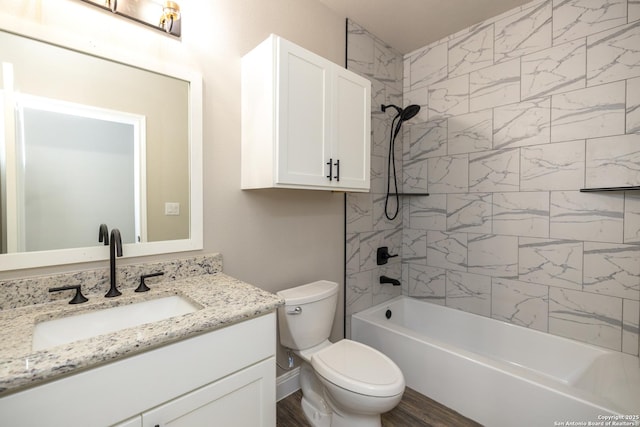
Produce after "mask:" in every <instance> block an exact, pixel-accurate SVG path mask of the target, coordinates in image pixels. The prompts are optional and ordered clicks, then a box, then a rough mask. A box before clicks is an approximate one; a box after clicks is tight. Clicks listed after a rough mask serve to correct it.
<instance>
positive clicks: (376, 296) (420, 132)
mask: <svg viewBox="0 0 640 427" xmlns="http://www.w3.org/2000/svg"><path fill="white" fill-rule="evenodd" d="M423 55H426V56H428V55H429V53H428V52H425V53H423ZM347 68H348V69H349V70H351V71H353V72H356V73H358V74H360V75H362V76H364V77H366V78H368V79H369V80H371V87H372V90H371V92H372V100H371V129H372V138H371V139H372V149H371V153H372V154H371V192H370V193H349V194H347V215H346V216H347V230H346V292H345V297H346V317H345V322H346V324H347V328H346V331H347V336H349V334H350V332H349V331H350V329H351V328H350V325H351V314H353V313H356V312H358V311H361V310H364V309H365V308H368V307H371V306H373V305H375V304H378V303H380V302H383V301H386V300H388V299H390V298H393V297H394V296H396V295H401V294H402V288H401V287H398V286H392V285H388V284H385V285H381V284H380V281H379V277H380V276H381V275H386V276H389V277H392V278H395V279H398V280H399V279H401V276H402V269H401V262H400V261H401V257H400V256H398V257H397V258H391V259H390V260H389V263H388V264H386V265H384V266H378V265H377V264H376V250H377V248H378V247H380V246H388V247H389V249H390V252H391V253H392V254H400V250H401V249H402V242H403V240H405V241H407V239H408V238H404V237H403V228H402V224H403V221H402V213H400V214H398V217H397V218H396V219H395V220H388V219H387V218H386V216H385V214H384V209H385V193H386V188H387V177H386V174H387V169H388V164H387V162H388V156H389V137H390V135H389V134H390V132H391V121H392V120H393V117H394V115H395V110H393V109H388V110H387V111H386V112H382V111H381V109H380V105H381V104H395V105H398V106H402V81H403V78H404V76H403V56H402V55H401V54H400V53H398V52H396V51H395V50H394V49H392V48H391V47H389V46H388V45H387V44H385V43H384V42H383V41H382V40H380V39H378V38H377V37H375V36H374V35H373V34H371V33H369V32H368V31H366V30H365V29H364V28H362V27H361V26H359V25H358V24H357V23H355V22H353V21H349V22H348V37H347ZM420 72H422V73H423V74H424V75H423V78H427V76H428V75H430V74H432V73H437V72H438V71H437V70H429V69H428V68H423V69H421V70H420ZM444 75H446V70H445V71H444ZM422 114H424V113H422ZM426 119H427V116H426V115H424V116H423V121H424V122H425V126H422V127H421V126H416V127H414V128H412V132H413V134H414V137H413V144H412V145H413V147H408V148H407V149H409V150H412V151H413V152H414V153H415V156H414V158H415V164H416V168H415V169H413V173H412V175H413V176H415V177H416V179H417V181H416V182H413V184H412V185H414V186H425V185H426V176H423V174H422V173H421V169H423V170H424V172H425V173H426V164H423V162H422V160H423V159H426V158H427V157H428V156H429V154H427V153H428V152H429V151H431V152H432V153H433V154H434V155H436V154H442V153H446V139H447V135H446V127H439V126H438V123H436V122H433V121H431V122H427V120H426ZM402 141H403V138H402V134H400V135H398V137H397V139H396V152H395V154H396V167H397V176H398V187H399V188H401V186H402V183H403V174H402V157H403V155H402V150H403V143H402ZM437 141H442V144H443V147H444V151H442V152H440V151H438V148H437V144H438V142H437ZM405 168H408V169H409V168H412V165H411V161H410V160H407V161H406V162H405ZM391 188H392V191H393V182H391ZM395 206H396V202H395V199H394V198H391V199H389V201H388V207H389V211H390V212H391V211H394V210H395ZM399 208H400V212H402V206H400V207H399ZM638 212H639V213H640V205H639V211H638ZM421 243H424V244H421ZM407 244H409V243H407ZM413 244H414V246H415V248H416V250H417V251H418V252H416V253H415V254H413V255H412V254H409V253H407V254H406V257H407V258H406V259H421V257H424V256H425V253H426V250H427V247H426V241H425V242H420V241H416V242H414V243H413Z"/></svg>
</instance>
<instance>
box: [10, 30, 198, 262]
mask: <svg viewBox="0 0 640 427" xmlns="http://www.w3.org/2000/svg"><path fill="white" fill-rule="evenodd" d="M42 31H43V30H37V31H34V32H35V34H33V33H31V34H24V33H22V32H21V33H22V34H20V35H18V34H16V33H15V31H1V30H0V46H1V47H2V48H1V49H0V65H1V68H0V224H1V225H2V227H1V228H0V270H14V269H21V268H32V267H40V266H47V265H56V264H69V263H77V262H87V261H96V260H103V259H108V256H109V250H108V247H105V246H104V245H103V244H102V243H99V242H98V229H99V226H100V224H102V223H105V224H107V226H108V227H109V229H112V228H119V229H120V231H121V233H122V237H123V243H124V244H125V245H124V247H123V252H124V256H126V257H135V256H144V255H153V254H160V253H170V252H179V251H187V250H197V249H202V80H201V77H200V76H199V75H198V74H197V73H193V72H191V71H189V70H183V69H180V68H178V67H176V66H172V65H171V64H165V63H155V62H153V61H150V60H146V61H144V63H141V62H139V60H133V61H132V59H131V58H122V57H118V53H115V55H114V53H113V52H112V51H111V50H109V52H108V55H106V54H105V52H104V51H107V50H108V49H104V48H102V49H92V52H89V53H86V52H81V51H79V50H78V48H77V46H73V45H71V46H70V45H69V44H68V43H65V42H68V41H69V40H66V39H65V40H64V41H61V40H59V39H58V40H51V37H50V35H48V34H47V37H46V39H47V41H46V42H45V41H43V40H44V39H45V37H43V34H42ZM62 45H66V46H68V47H62ZM93 50H97V51H99V52H97V53H96V52H94V51H93ZM115 52H117V51H115ZM98 55H99V56H98ZM43 70H44V71H43Z"/></svg>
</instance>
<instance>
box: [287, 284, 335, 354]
mask: <svg viewBox="0 0 640 427" xmlns="http://www.w3.org/2000/svg"><path fill="white" fill-rule="evenodd" d="M277 294H278V296H280V297H282V298H283V299H284V304H285V305H284V306H282V307H280V308H279V309H278V329H279V331H280V344H282V345H283V346H285V347H287V348H290V349H292V350H305V349H307V348H311V347H313V346H316V345H318V344H320V343H321V342H323V341H325V340H327V339H329V335H330V334H331V327H332V325H333V316H334V315H335V313H336V307H337V303H338V284H337V283H335V282H329V281H327V280H320V281H318V282H313V283H309V284H307V285H302V286H297V287H295V288H290V289H285V290H283V291H280V292H278V293H277Z"/></svg>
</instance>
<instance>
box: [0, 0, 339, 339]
mask: <svg viewBox="0 0 640 427" xmlns="http://www.w3.org/2000/svg"><path fill="white" fill-rule="evenodd" d="M180 8H181V10H182V15H183V19H184V22H183V25H182V37H181V39H180V40H175V39H173V38H170V37H167V36H166V35H163V34H162V33H160V32H157V31H153V30H150V29H149V28H147V27H144V26H142V25H139V24H136V23H135V22H131V21H128V20H125V19H122V18H119V17H117V16H114V15H113V14H111V13H106V12H103V11H100V10H98V9H97V8H95V7H93V6H90V5H86V4H84V3H82V2H78V1H76V0H62V1H60V2H56V4H55V5H54V4H53V3H52V2H49V1H43V0H38V1H33V2H29V4H25V3H24V2H23V1H19V0H0V27H2V24H3V22H9V21H11V22H15V20H16V19H21V20H24V21H25V25H30V26H37V27H41V28H43V30H44V31H52V32H58V33H60V32H62V33H64V34H67V35H68V36H69V37H70V38H74V39H75V40H77V39H78V38H81V39H83V40H86V43H87V48H88V49H90V48H91V46H94V45H97V46H113V47H114V48H115V49H118V50H119V51H120V53H121V54H128V55H131V57H135V58H138V59H139V60H141V58H150V59H151V60H154V61H168V62H173V63H175V64H177V65H178V66H185V67H190V68H193V69H195V70H196V71H198V72H200V73H201V74H202V76H203V82H204V154H203V164H204V251H203V252H205V253H210V252H220V253H221V254H222V255H223V259H224V271H225V272H226V273H228V274H230V275H232V276H235V277H238V278H239V279H242V280H245V281H248V282H250V283H253V284H255V285H257V286H259V287H261V288H263V289H266V290H268V291H274V292H275V291H278V290H280V289H285V288H287V287H291V286H295V285H299V284H303V283H306V282H310V281H313V280H319V279H328V280H333V281H336V282H339V283H342V282H343V263H344V250H343V247H344V219H343V212H344V203H343V195H342V194H340V193H332V192H324V191H294V190H273V191H271V190H266V191H242V190H240V59H241V57H242V55H244V54H245V53H247V52H248V51H249V50H251V49H252V48H253V47H255V46H256V45H257V44H258V43H260V42H261V41H262V40H264V39H265V38H267V37H268V35H269V34H270V33H272V32H273V33H276V34H279V35H281V36H283V37H285V38H287V39H289V40H291V41H292V42H294V43H296V44H299V45H301V46H303V47H305V48H307V49H309V50H311V51H313V52H315V53H317V54H319V55H321V56H324V57H326V58H328V59H330V60H332V61H334V62H336V63H338V64H343V63H344V56H345V53H344V52H345V28H344V17H342V16H338V15H336V14H334V13H333V12H331V11H330V10H329V9H327V8H326V7H325V6H324V5H322V4H321V3H319V2H317V1H315V0H270V1H268V2H266V1H263V0H243V1H235V0H216V1H215V2H202V1H196V0H183V1H181V2H180ZM184 255H186V254H184ZM176 256H183V254H177V255H176V254H167V255H163V256H154V257H146V258H144V260H150V261H153V260H158V259H170V258H174V257H176ZM141 261H143V259H127V260H119V261H118V262H119V263H123V264H124V263H134V262H137V263H139V262H141ZM106 265H107V264H106V263H85V264H77V265H71V266H60V267H47V268H41V269H32V270H22V271H11V272H0V278H2V279H8V278H15V277H23V276H30V275H35V274H46V273H52V272H61V271H71V270H78V269H87V268H95V267H100V266H105V267H106ZM341 300H342V298H340V301H341ZM342 328H343V326H342V308H341V307H340V308H339V309H338V310H337V314H336V320H335V324H334V333H333V338H334V339H335V338H338V337H340V336H341V335H342Z"/></svg>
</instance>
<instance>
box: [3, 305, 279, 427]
mask: <svg viewBox="0 0 640 427" xmlns="http://www.w3.org/2000/svg"><path fill="white" fill-rule="evenodd" d="M275 328H276V319H275V313H273V312H271V313H269V314H266V315H263V316H260V317H257V318H254V319H250V320H246V321H244V322H241V323H237V324H234V325H231V326H227V327H224V328H221V329H218V330H215V331H212V332H209V333H205V334H202V335H198V336H195V337H193V338H187V339H185V340H182V341H178V342H176V343H174V344H170V345H166V346H163V347H160V348H157V349H154V350H151V351H148V352H145V353H141V354H138V355H135V356H131V357H128V358H126V359H122V360H118V361H115V362H111V363H108V364H106V365H102V366H99V367H96V368H93V369H89V370H85V371H82V372H80V373H78V374H74V375H71V376H68V377H65V378H62V379H59V380H56V381H52V382H49V383H45V384H43V385H39V386H36V387H32V388H29V389H26V390H23V391H21V392H17V393H14V394H10V395H8V396H6V397H2V398H0V425H3V426H5V425H6V426H12V427H21V426H25V427H26V426H35V425H46V426H65V427H73V426H78V427H86V426H115V427H142V426H144V427H156V426H160V427H180V426H189V427H199V426H203V427H204V426H207V427H208V426H212V425H221V426H223V425H225V426H226V425H228V426H234V427H236V426H237V427H255V426H264V427H267V426H271V427H275V423H276V402H275V393H276V391H275V389H276V387H275V378H276V370H275V345H276V329H275Z"/></svg>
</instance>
